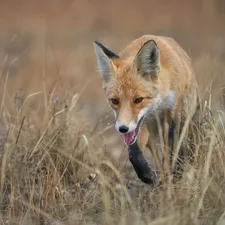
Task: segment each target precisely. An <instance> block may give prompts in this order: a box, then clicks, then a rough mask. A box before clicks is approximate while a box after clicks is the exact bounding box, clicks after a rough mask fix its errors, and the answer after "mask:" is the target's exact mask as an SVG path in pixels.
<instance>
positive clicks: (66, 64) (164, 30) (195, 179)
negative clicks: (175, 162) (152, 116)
mask: <svg viewBox="0 0 225 225" xmlns="http://www.w3.org/2000/svg"><path fill="white" fill-rule="evenodd" d="M50 2H51V4H50V3H49V5H48V4H47V3H44V2H41V4H39V3H37V2H35V1H29V2H27V1H21V5H20V4H19V3H18V2H14V1H8V3H5V4H3V3H0V4H2V5H1V9H0V11H2V14H1V15H3V16H2V17H1V18H0V24H2V25H4V26H3V27H4V29H3V31H4V32H2V34H0V119H1V120H0V121H1V123H0V201H1V203H0V206H1V208H0V223H1V224H66V225H69V224H79V225H81V224H93V225H94V224H107V225H108V224H109V225H111V224H118V225H125V224H129V225H137V224H138V225H139V224H140V225H142V224H152V225H157V224H159V225H162V224H167V225H168V224H171V225H176V224H179V225H180V224H182V225H183V224H188V225H189V224H196V225H200V224H207V225H211V224H217V225H221V224H223V223H225V222H224V221H225V217H224V213H225V194H224V193H225V186H224V183H225V182H224V180H225V151H224V146H225V143H224V137H225V128H224V125H225V124H224V122H225V120H224V118H225V117H224V113H225V112H224V103H225V97H224V93H225V92H224V85H225V78H224V73H225V68H224V47H223V46H224V40H223V38H222V39H221V37H223V34H224V33H223V30H224V29H223V28H224V23H223V21H224V20H223V17H224V15H223V13H221V11H220V14H218V15H217V12H215V11H213V10H212V7H210V1H207V2H208V4H209V5H204V4H203V6H204V7H203V9H204V10H202V9H200V8H201V7H200V8H199V6H198V5H195V3H194V2H192V3H190V4H189V3H188V2H187V1H183V3H184V2H186V5H185V9H186V10H185V11H183V12H182V9H183V6H182V4H183V3H182V4H181V3H178V1H175V0H174V1H173V2H171V4H170V6H167V7H164V6H165V5H164V4H161V3H157V2H156V1H151V2H150V3H149V2H147V1H144V0H142V1H141V2H140V3H139V4H135V2H132V4H131V3H130V4H129V7H127V2H126V1H124V2H122V3H121V4H120V9H118V4H119V3H118V1H111V2H110V5H107V4H103V3H101V4H100V3H98V4H97V3H96V4H94V3H92V2H88V1H82V2H81V1H74V2H73V1H65V3H64V4H62V2H61V1H57V3H54V2H53V1H50ZM190 2H191V1H190ZM22 3H23V4H22ZM207 6H208V7H207ZM148 8H149V9H153V8H154V9H155V10H151V12H150V13H148V10H147V9H148ZM17 9H18V10H17ZM214 9H215V8H214ZM221 9H222V7H221ZM124 10H125V11H124ZM124 12H126V13H125V14H124ZM157 12H158V13H157ZM176 12H177V13H176ZM115 13H117V14H116V15H117V16H114V17H113V15H115ZM124 15H125V18H124V20H123V19H121V18H122V16H124ZM144 15H145V16H144ZM135 16H136V17H135ZM152 18H154V20H153V19H152ZM189 18H192V19H193V20H194V21H196V22H195V23H194V22H193V21H191V20H189ZM210 18H211V19H210ZM146 21H148V22H146ZM140 24H141V25H142V26H141V25H140ZM143 33H157V34H163V35H165V34H166V35H169V36H173V37H175V39H176V40H177V41H178V42H179V43H181V44H182V46H183V47H184V48H185V50H187V51H188V52H189V54H190V55H191V57H192V59H193V64H194V68H195V71H196V76H197V80H198V83H199V93H200V96H201V98H202V103H203V104H204V101H205V100H207V101H208V105H209V107H210V108H211V109H212V111H213V119H214V120H212V119H211V121H210V122H211V125H212V127H213V130H212V133H210V134H209V139H208V140H207V141H208V142H205V140H204V139H199V140H198V141H196V142H195V150H196V155H195V158H194V162H193V163H188V162H187V163H186V164H185V171H184V175H183V178H182V179H181V180H180V181H177V182H176V183H170V182H169V183H168V184H164V185H161V186H160V185H159V186H154V187H151V186H148V185H145V184H143V183H142V182H141V181H140V180H138V178H137V176H136V174H135V172H134V170H133V168H132V166H131V164H130V162H129V160H128V154H127V149H126V146H124V144H123V141H122V139H121V137H120V136H119V134H117V133H116V131H115V129H114V125H113V122H112V119H111V116H112V115H111V112H110V109H109V108H108V106H107V105H106V103H105V100H104V96H103V91H102V89H101V80H100V76H99V75H98V74H97V72H96V61H95V57H94V52H93V48H92V41H93V40H95V39H100V40H101V41H102V42H103V43H104V44H105V45H106V46H108V47H109V48H111V49H112V50H115V51H118V50H119V49H121V47H123V46H124V45H126V44H127V43H128V42H129V41H130V40H132V39H133V38H135V37H137V36H139V35H141V34H143ZM206 143H207V144H206ZM146 154H149V153H148V152H146Z"/></svg>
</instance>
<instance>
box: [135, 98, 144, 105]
mask: <svg viewBox="0 0 225 225" xmlns="http://www.w3.org/2000/svg"><path fill="white" fill-rule="evenodd" d="M142 100H143V98H136V99H135V100H134V103H135V104H139V103H141V102H142Z"/></svg>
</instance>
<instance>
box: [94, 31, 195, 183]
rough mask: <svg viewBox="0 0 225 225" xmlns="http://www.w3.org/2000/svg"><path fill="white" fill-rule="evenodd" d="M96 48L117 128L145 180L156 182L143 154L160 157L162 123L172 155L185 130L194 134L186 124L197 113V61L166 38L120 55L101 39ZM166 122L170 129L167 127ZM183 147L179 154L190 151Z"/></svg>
mask: <svg viewBox="0 0 225 225" xmlns="http://www.w3.org/2000/svg"><path fill="white" fill-rule="evenodd" d="M93 46H94V52H95V56H96V59H97V60H96V62H97V67H98V72H99V73H100V75H101V77H102V80H103V90H104V95H105V98H106V101H107V103H108V104H109V106H110V107H111V109H112V111H113V112H114V115H115V128H116V130H117V131H118V132H120V133H121V135H123V138H124V142H125V143H126V145H127V146H128V149H129V150H130V151H131V155H130V156H131V157H130V161H131V162H132V164H133V166H134V169H135V170H136V173H137V174H138V176H139V178H140V179H142V181H143V182H145V183H152V182H154V181H153V180H154V179H153V178H152V177H153V176H154V175H153V173H152V171H150V169H149V165H147V162H146V160H145V159H144V157H143V153H144V151H145V148H146V147H148V148H149V149H150V150H151V152H152V155H153V154H154V151H155V149H156V146H157V142H158V140H159V139H160V128H159V123H160V124H161V131H162V133H163V136H165V135H166V136H167V138H168V146H169V150H170V155H172V153H173V152H174V151H175V149H176V146H177V143H178V139H179V137H180V136H181V132H182V130H183V129H186V131H185V132H184V133H187V132H188V126H185V122H186V121H189V120H190V119H191V118H192V117H193V116H194V113H195V111H196V108H197V100H198V96H197V88H198V85H197V81H196V77H195V72H194V69H193V65H192V61H191V59H190V57H189V55H188V54H187V52H186V51H185V50H184V49H183V48H182V47H181V46H180V45H179V44H178V43H177V42H176V41H175V40H174V39H173V38H171V37H166V36H157V35H143V36H141V37H139V38H137V39H135V40H133V41H131V42H130V43H129V44H128V45H127V46H126V47H125V48H124V49H123V50H121V51H120V52H119V53H118V54H116V53H114V52H113V51H111V50H109V49H108V48H107V47H105V46H104V45H103V44H101V43H100V42H99V41H97V40H96V41H94V42H93ZM165 118H166V119H167V125H166V126H163V124H164V123H165ZM181 148H182V144H181V145H180V151H179V152H182V151H183V152H184V151H187V149H185V148H183V149H181ZM181 154H183V153H181ZM183 155H185V154H183ZM142 164H143V165H142ZM148 173H149V176H150V177H149V179H148V177H147V176H148V175H146V174H148Z"/></svg>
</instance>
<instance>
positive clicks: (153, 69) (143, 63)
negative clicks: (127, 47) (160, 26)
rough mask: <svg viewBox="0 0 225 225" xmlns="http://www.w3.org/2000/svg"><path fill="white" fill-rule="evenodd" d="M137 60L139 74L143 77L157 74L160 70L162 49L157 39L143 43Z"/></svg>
mask: <svg viewBox="0 0 225 225" xmlns="http://www.w3.org/2000/svg"><path fill="white" fill-rule="evenodd" d="M135 62H136V66H137V70H138V72H139V74H140V75H142V76H143V77H146V78H148V76H156V75H157V74H158V73H159V72H160V51H159V48H158V46H157V44H156V43H155V41H153V40H150V41H147V42H145V43H144V44H143V46H142V47H141V49H140V50H139V52H138V53H137V56H136V59H135Z"/></svg>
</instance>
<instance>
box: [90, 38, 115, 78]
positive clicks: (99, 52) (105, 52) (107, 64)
mask: <svg viewBox="0 0 225 225" xmlns="http://www.w3.org/2000/svg"><path fill="white" fill-rule="evenodd" d="M93 45H94V50H95V55H96V58H97V62H98V69H99V72H100V74H101V75H102V78H103V80H104V81H105V82H108V81H109V80H110V77H111V76H112V73H113V66H112V63H113V60H114V59H119V56H117V55H116V54H115V53H113V52H112V51H110V50H109V49H107V48H106V47H105V46H103V45H102V44H101V43H99V42H98V41H94V43H93Z"/></svg>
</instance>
